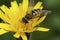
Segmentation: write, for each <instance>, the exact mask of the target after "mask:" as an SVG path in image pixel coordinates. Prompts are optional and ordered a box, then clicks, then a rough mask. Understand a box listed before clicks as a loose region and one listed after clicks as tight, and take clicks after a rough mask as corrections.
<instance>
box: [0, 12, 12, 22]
mask: <svg viewBox="0 0 60 40" xmlns="http://www.w3.org/2000/svg"><path fill="white" fill-rule="evenodd" d="M0 18H1V19H3V21H4V22H8V23H11V21H10V19H9V18H8V16H7V15H6V14H4V13H3V12H2V11H0Z"/></svg>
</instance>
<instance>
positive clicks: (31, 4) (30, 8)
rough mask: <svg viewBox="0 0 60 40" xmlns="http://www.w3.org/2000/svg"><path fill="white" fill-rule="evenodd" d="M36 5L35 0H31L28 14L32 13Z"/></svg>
mask: <svg viewBox="0 0 60 40" xmlns="http://www.w3.org/2000/svg"><path fill="white" fill-rule="evenodd" d="M34 5H35V3H34V0H29V5H28V12H27V13H30V12H31V10H33V7H34Z"/></svg>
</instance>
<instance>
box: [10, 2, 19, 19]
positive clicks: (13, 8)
mask: <svg viewBox="0 0 60 40" xmlns="http://www.w3.org/2000/svg"><path fill="white" fill-rule="evenodd" d="M10 10H11V12H12V13H13V15H14V18H16V19H17V17H18V14H19V12H20V10H19V7H18V4H17V2H16V1H13V2H11V7H10Z"/></svg>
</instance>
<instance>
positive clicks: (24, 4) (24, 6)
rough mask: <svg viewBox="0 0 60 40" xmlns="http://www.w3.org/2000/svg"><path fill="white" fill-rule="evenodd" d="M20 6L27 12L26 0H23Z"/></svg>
mask: <svg viewBox="0 0 60 40" xmlns="http://www.w3.org/2000/svg"><path fill="white" fill-rule="evenodd" d="M22 7H23V10H24V12H27V9H28V0H23V3H22Z"/></svg>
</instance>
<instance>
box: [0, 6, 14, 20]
mask: <svg viewBox="0 0 60 40" xmlns="http://www.w3.org/2000/svg"><path fill="white" fill-rule="evenodd" d="M0 8H1V9H2V10H3V11H4V12H5V14H6V15H7V16H8V17H9V18H10V19H13V18H14V15H13V14H12V13H11V11H10V10H9V8H8V7H6V6H5V5H3V6H1V7H0Z"/></svg>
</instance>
